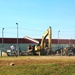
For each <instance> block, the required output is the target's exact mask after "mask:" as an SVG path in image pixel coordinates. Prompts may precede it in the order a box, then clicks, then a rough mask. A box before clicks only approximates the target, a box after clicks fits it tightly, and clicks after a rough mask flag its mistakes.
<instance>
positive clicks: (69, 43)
mask: <svg viewBox="0 0 75 75" xmlns="http://www.w3.org/2000/svg"><path fill="white" fill-rule="evenodd" d="M28 55H32V56H35V55H38V56H41V55H54V56H74V55H75V40H73V39H71V40H69V39H52V28H51V27H49V28H48V29H47V30H45V32H44V33H43V35H42V36H41V39H34V38H31V37H29V36H25V37H23V38H18V39H17V38H0V56H28Z"/></svg>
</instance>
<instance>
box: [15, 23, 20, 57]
mask: <svg viewBox="0 0 75 75" xmlns="http://www.w3.org/2000/svg"><path fill="white" fill-rule="evenodd" d="M16 25H17V50H18V56H19V44H18V23H16Z"/></svg>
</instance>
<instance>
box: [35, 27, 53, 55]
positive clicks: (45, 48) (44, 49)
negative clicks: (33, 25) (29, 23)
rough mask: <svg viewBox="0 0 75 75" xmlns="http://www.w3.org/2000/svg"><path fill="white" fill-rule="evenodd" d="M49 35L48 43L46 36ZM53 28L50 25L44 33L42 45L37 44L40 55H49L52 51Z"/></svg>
mask: <svg viewBox="0 0 75 75" xmlns="http://www.w3.org/2000/svg"><path fill="white" fill-rule="evenodd" d="M47 36H48V43H46V37H47ZM51 40H52V28H51V27H49V28H48V29H47V30H46V31H45V32H44V34H43V36H42V40H41V43H40V45H37V46H35V52H36V54H39V55H48V54H49V53H51Z"/></svg>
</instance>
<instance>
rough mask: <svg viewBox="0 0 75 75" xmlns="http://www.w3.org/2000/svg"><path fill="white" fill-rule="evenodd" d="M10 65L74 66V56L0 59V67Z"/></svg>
mask: <svg viewBox="0 0 75 75" xmlns="http://www.w3.org/2000/svg"><path fill="white" fill-rule="evenodd" d="M10 63H14V64H15V65H24V64H48V63H51V64H53V63H58V64H61V65H65V64H75V56H20V57H1V58H0V66H8V65H10Z"/></svg>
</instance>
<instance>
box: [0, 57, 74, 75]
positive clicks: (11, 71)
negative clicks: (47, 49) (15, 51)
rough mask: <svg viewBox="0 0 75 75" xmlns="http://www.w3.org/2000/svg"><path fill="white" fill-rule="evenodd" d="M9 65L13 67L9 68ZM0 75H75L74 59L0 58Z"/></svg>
mask: <svg viewBox="0 0 75 75" xmlns="http://www.w3.org/2000/svg"><path fill="white" fill-rule="evenodd" d="M10 63H14V64H15V65H14V66H10ZM0 75H75V57H73V56H70V57H69V56H22V57H1V58H0Z"/></svg>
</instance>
